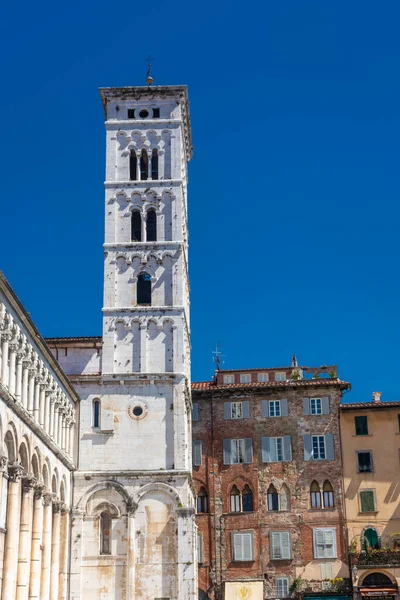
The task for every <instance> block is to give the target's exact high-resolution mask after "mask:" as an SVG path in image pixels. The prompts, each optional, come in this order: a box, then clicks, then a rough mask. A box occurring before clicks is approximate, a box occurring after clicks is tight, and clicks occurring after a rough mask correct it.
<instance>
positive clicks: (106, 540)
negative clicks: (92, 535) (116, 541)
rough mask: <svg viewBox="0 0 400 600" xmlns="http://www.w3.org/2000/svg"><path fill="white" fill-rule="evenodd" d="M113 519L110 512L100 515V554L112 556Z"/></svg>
mask: <svg viewBox="0 0 400 600" xmlns="http://www.w3.org/2000/svg"><path fill="white" fill-rule="evenodd" d="M111 527H112V519H111V515H110V514H109V513H108V512H102V513H101V515H100V554H111Z"/></svg>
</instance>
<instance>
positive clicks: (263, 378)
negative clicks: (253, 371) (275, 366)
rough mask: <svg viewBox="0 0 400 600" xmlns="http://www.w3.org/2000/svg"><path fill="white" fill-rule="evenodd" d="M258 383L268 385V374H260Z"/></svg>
mask: <svg viewBox="0 0 400 600" xmlns="http://www.w3.org/2000/svg"><path fill="white" fill-rule="evenodd" d="M257 381H258V383H266V382H267V381H268V373H258V375H257Z"/></svg>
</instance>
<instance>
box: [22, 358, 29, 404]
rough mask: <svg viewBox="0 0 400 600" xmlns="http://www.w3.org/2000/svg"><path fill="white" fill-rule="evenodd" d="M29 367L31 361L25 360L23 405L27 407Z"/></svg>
mask: <svg viewBox="0 0 400 600" xmlns="http://www.w3.org/2000/svg"><path fill="white" fill-rule="evenodd" d="M29 367H30V363H29V362H27V361H23V363H22V390H21V403H22V406H24V407H25V408H28V387H29Z"/></svg>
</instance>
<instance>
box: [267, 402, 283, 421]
mask: <svg viewBox="0 0 400 600" xmlns="http://www.w3.org/2000/svg"><path fill="white" fill-rule="evenodd" d="M268 404H269V416H270V417H280V416H281V403H280V401H279V400H270V401H269V403H268Z"/></svg>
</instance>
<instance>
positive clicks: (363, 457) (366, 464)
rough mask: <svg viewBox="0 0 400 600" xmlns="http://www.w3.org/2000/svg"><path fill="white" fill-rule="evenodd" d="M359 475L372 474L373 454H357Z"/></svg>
mask: <svg viewBox="0 0 400 600" xmlns="http://www.w3.org/2000/svg"><path fill="white" fill-rule="evenodd" d="M357 461H358V473H372V471H373V467H372V452H357Z"/></svg>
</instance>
